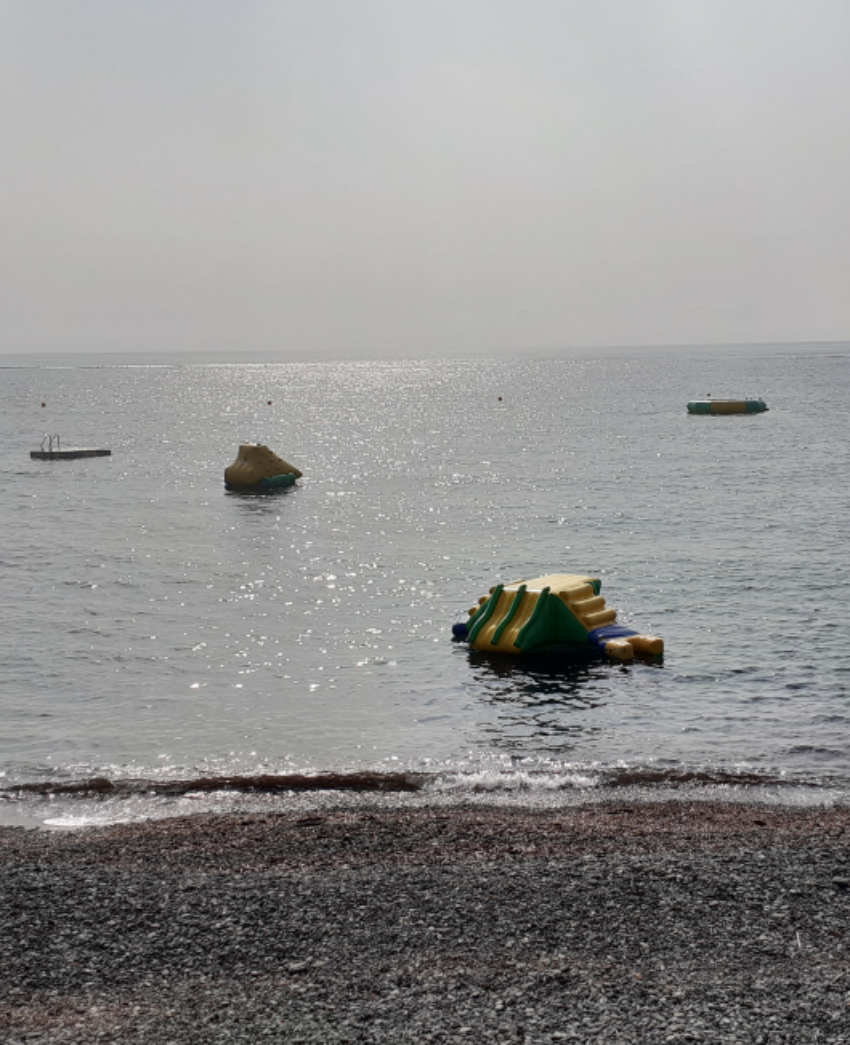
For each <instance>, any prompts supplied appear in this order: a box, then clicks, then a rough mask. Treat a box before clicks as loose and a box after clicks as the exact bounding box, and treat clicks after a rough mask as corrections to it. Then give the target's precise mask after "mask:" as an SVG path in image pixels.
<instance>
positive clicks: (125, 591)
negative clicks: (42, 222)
mask: <svg viewBox="0 0 850 1045" xmlns="http://www.w3.org/2000/svg"><path fill="white" fill-rule="evenodd" d="M0 382H2V404H3V409H2V414H0V483H2V497H0V534H2V538H0V577H2V592H3V597H2V601H0V642H2V672H0V823H2V824H7V825H8V824H23V825H26V826H37V827H53V828H74V827H79V826H84V825H91V824H110V823H115V822H121V821H132V820H138V819H144V818H148V817H164V816H175V815H185V814H187V813H195V812H216V811H234V810H244V809H257V808H262V809H272V810H275V809H286V808H292V807H294V806H295V805H297V804H298V803H300V804H301V805H300V806H299V808H300V807H302V806H305V805H306V806H310V807H316V806H320V805H322V804H325V805H327V804H328V803H346V802H349V803H358V802H363V801H369V802H384V803H395V802H402V801H407V802H426V801H427V802H445V803H448V804H451V803H468V802H507V803H510V802H515V803H516V802H518V803H523V804H525V805H531V806H535V805H540V806H547V805H548V806H551V805H552V804H558V803H562V804H569V803H576V802H588V801H591V802H592V801H601V800H607V799H608V798H610V797H611V796H612V795H615V796H616V795H618V794H626V793H634V792H635V791H636V790H637V791H638V792H640V794H642V795H643V796H644V797H645V798H647V800H653V799H665V800H666V799H668V798H670V797H671V796H672V797H677V796H678V797H682V796H684V797H687V798H688V799H689V800H691V799H695V798H702V797H712V798H716V797H718V796H719V797H724V798H727V799H729V800H737V801H752V800H758V801H766V802H778V803H791V804H801V805H811V804H824V805H834V804H843V803H847V802H848V801H850V657H848V650H850V597H848V593H850V548H848V540H847V537H848V530H850V481H848V480H850V468H849V467H848V465H850V452H849V451H848V435H847V431H848V429H847V408H848V401H850V342H843V343H823V344H777V345H739V346H714V347H711V346H707V347H696V348H695V347H679V348H677V347H664V348H660V347H659V348H652V347H646V348H640V349H610V350H605V351H602V350H596V351H591V350H586V351H582V350H578V349H576V350H569V351H567V350H565V351H563V352H561V353H555V352H552V353H548V354H546V353H539V354H537V355H534V354H530V355H516V354H512V355H507V354H501V355H500V354H497V353H494V354H492V355H487V354H486V353H477V354H476V353H469V354H468V355H467V356H465V357H464V356H463V355H453V356H450V355H438V354H435V355H434V357H433V358H416V359H413V358H403V357H401V356H400V357H399V358H392V357H391V356H385V357H383V358H374V359H365V358H364V359H341V358H340V359H335V358H332V357H329V358H323V359H320V360H309V359H304V358H300V359H299V358H292V357H287V356H286V354H285V353H281V354H280V355H279V356H275V355H271V354H270V355H266V356H262V357H260V356H257V357H250V356H242V357H239V356H233V357H230V358H226V357H219V356H203V355H179V354H176V355H172V356H164V355H154V354H137V355H134V356H121V355H97V356H74V355H66V354H56V355H53V356H30V357H17V356H4V357H0ZM707 396H711V397H714V398H742V397H745V396H760V397H762V398H763V399H764V400H765V402H766V403H767V405H768V407H769V410H768V411H767V412H765V413H762V414H749V415H731V416H694V415H690V414H689V413H688V412H687V409H686V404H687V402H688V401H689V400H691V399H698V398H705V397H707ZM49 436H54V437H56V436H58V437H59V438H60V441H61V445H62V446H64V447H69V446H88V447H97V448H105V449H106V448H108V449H109V450H111V455H110V456H108V457H98V458H84V459H77V460H58V461H39V460H33V459H31V457H30V451H32V450H37V449H39V448H40V446H41V445H42V441H43V440H44V439H45V438H46V437H49ZM242 443H263V444H265V445H267V446H269V447H270V448H271V449H272V450H274V451H275V452H276V453H277V454H279V455H280V456H281V457H283V458H285V459H286V460H287V461H290V462H292V463H293V464H295V465H296V466H297V467H298V468H299V469H301V471H302V472H303V478H302V479H301V480H300V481H299V482H298V483H297V484H296V485H295V486H292V487H290V488H285V489H281V490H277V491H275V492H273V493H269V494H265V495H256V494H245V493H235V492H231V491H228V490H227V489H225V485H224V481H223V473H224V469H225V468H226V467H227V466H228V465H229V464H231V463H232V462H233V461H234V460H235V458H236V456H237V452H238V449H239V446H240V444H242ZM546 573H580V574H590V575H593V576H595V577H598V578H599V579H600V580H601V583H602V594H603V595H604V596H605V598H606V601H607V604H608V606H610V607H613V608H615V609H616V610H617V612H618V620H619V622H621V623H624V624H626V625H629V626H631V627H634V628H636V629H639V630H640V631H645V632H651V633H653V634H656V635H660V636H661V637H662V638H663V639H664V643H665V653H664V655H663V658H660V659H654V660H636V661H635V662H633V663H629V664H623V663H620V662H616V661H610V660H607V659H604V658H594V657H593V656H591V655H588V654H586V653H585V652H583V651H576V652H575V653H574V654H567V653H564V654H563V655H558V656H555V657H552V658H547V659H545V660H534V659H531V660H528V659H518V658H514V657H510V656H498V655H488V654H484V653H480V652H478V651H476V650H470V649H469V648H468V647H467V646H466V645H465V644H464V643H462V642H458V641H456V640H454V639H453V637H452V625H453V624H454V623H456V622H458V621H463V620H466V619H467V615H468V612H469V610H470V608H471V607H472V606H475V605H476V604H477V602H478V600H479V598H480V597H481V596H483V595H486V594H487V592H488V591H489V589H490V588H491V587H493V586H494V585H495V584H498V583H504V582H509V581H512V580H516V579H519V578H530V577H535V576H539V575H541V574H546Z"/></svg>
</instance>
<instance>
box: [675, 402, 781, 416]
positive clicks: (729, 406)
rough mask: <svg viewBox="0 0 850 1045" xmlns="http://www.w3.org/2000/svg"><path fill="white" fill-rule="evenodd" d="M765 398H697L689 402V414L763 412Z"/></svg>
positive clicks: (765, 407)
mask: <svg viewBox="0 0 850 1045" xmlns="http://www.w3.org/2000/svg"><path fill="white" fill-rule="evenodd" d="M765 410H767V403H765V401H764V400H763V399H696V400H694V401H693V402H690V403H688V413H689V414H762V413H764V411H765Z"/></svg>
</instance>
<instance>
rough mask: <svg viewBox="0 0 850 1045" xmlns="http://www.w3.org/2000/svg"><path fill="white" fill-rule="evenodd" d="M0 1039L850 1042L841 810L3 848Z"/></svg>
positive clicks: (192, 824) (341, 817)
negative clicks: (2, 1037) (2, 979)
mask: <svg viewBox="0 0 850 1045" xmlns="http://www.w3.org/2000/svg"><path fill="white" fill-rule="evenodd" d="M0 919H2V920H0V967H2V968H3V970H4V974H5V975H4V983H5V986H4V987H3V988H2V1003H0V1032H2V1034H3V1035H4V1040H6V1041H9V1042H10V1043H15V1045H17V1043H18V1042H21V1043H22V1042H24V1041H27V1042H28V1043H31V1042H43V1043H45V1045H47V1043H51V1045H52V1043H59V1042H62V1043H77V1042H79V1043H83V1042H86V1043H88V1042H91V1041H115V1042H122V1043H123V1042H126V1043H136V1042H138V1043H140V1045H165V1043H166V1042H172V1043H176V1045H183V1043H194V1042H199V1043H201V1042H203V1043H207V1042H218V1041H222V1042H223V1041H229V1042H233V1041H237V1042H238V1041H245V1042H246V1043H247V1042H256V1041H261V1040H267V1041H285V1042H290V1041H291V1042H296V1041H300V1042H305V1043H314V1042H315V1043H320V1042H321V1043H336V1042H340V1043H342V1042H378V1041H382V1042H383V1041H405V1042H406V1041H409V1042H419V1041H435V1042H454V1041H469V1042H472V1041H475V1042H477V1041H486V1042H490V1041H493V1042H512V1043H514V1042H528V1043H532V1042H559V1041H568V1042H569V1041H574V1042H591V1041H592V1042H595V1041H600V1042H603V1041H604V1042H605V1043H606V1045H610V1043H612V1042H623V1043H631V1042H635V1043H637V1042H650V1043H654V1042H659V1043H661V1042H671V1043H678V1042H682V1043H684V1042H706V1043H708V1042H711V1043H715V1042H727V1041H728V1042H730V1043H732V1042H753V1043H755V1042H760V1043H762V1045H777V1043H780V1042H781V1043H786V1042H787V1043H789V1045H790V1043H793V1045H798V1043H801V1042H809V1041H811V1042H815V1041H817V1042H821V1043H823V1042H836V1043H837V1042H846V1041H847V1040H850V1007H848V1006H850V951H848V949H847V948H848V946H850V809H847V808H846V807H841V808H830V809H823V808H817V809H812V808H808V809H796V808H788V807H778V806H765V805H752V804H750V805H748V804H739V803H730V802H720V801H718V802H707V801H704V800H701V801H698V802H687V801H682V800H679V801H675V802H663V803H662V802H659V803H636V802H630V801H624V800H623V799H622V797H620V796H613V797H611V798H610V799H609V800H606V801H604V802H599V803H595V804H593V805H585V806H574V807H565V808H564V807H562V808H558V809H548V810H533V809H527V808H525V809H523V808H517V807H515V806H513V807H512V806H490V805H483V804H475V805H465V806H452V807H446V806H439V805H434V806H433V807H419V808H395V809H393V808H391V807H388V806H387V805H385V804H375V805H373V806H369V805H368V804H365V803H361V804H359V805H358V807H357V808H348V807H338V808H334V807H332V806H331V807H328V808H324V809H320V810H319V809H316V810H311V811H307V810H304V809H298V810H295V811H293V812H290V813H286V812H284V813H281V812H275V813H263V812H260V813H239V814H212V813H210V814H198V815H195V816H191V817H180V818H173V819H164V820H157V821H145V822H142V823H131V824H124V825H117V826H111V827H103V828H87V829H83V830H79V831H76V832H61V833H60V832H46V831H40V830H25V829H21V828H0Z"/></svg>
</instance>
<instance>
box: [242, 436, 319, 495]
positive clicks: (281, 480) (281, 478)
mask: <svg viewBox="0 0 850 1045" xmlns="http://www.w3.org/2000/svg"><path fill="white" fill-rule="evenodd" d="M301 474H302V473H301V472H300V471H299V469H297V468H296V467H295V465H293V464H289V463H288V462H287V461H284V459H283V458H282V457H278V455H277V454H276V453H275V452H274V451H273V450H270V449H269V448H268V447H267V446H263V444H262V443H243V444H242V446H240V447H239V455H238V456H237V458H236V460H235V461H234V462H233V464H231V465H228V467H227V468H225V469H224V485H225V486H226V487H227V489H228V490H253V491H263V490H276V489H280V488H281V487H283V486H292V484H293V483H294V482H295V480H296V479H300V478H301Z"/></svg>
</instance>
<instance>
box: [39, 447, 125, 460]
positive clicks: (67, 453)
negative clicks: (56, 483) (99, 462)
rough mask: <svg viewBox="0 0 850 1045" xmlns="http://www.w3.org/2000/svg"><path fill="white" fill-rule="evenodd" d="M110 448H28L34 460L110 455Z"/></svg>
mask: <svg viewBox="0 0 850 1045" xmlns="http://www.w3.org/2000/svg"><path fill="white" fill-rule="evenodd" d="M111 456H112V451H111V450H97V449H95V448H94V447H89V446H72V447H69V448H68V449H67V450H30V457H31V458H32V459H33V460H35V461H71V460H73V459H74V458H75V457H111Z"/></svg>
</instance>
